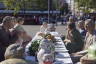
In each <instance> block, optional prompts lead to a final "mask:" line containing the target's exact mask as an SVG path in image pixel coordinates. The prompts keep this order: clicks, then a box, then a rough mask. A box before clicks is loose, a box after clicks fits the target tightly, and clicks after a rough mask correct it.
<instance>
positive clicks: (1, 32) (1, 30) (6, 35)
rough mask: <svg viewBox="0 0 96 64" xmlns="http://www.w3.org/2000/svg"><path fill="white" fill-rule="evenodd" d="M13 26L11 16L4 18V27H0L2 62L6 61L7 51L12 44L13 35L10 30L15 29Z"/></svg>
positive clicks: (0, 56)
mask: <svg viewBox="0 0 96 64" xmlns="http://www.w3.org/2000/svg"><path fill="white" fill-rule="evenodd" d="M13 24H14V23H13V22H12V21H11V17H10V16H6V17H4V18H3V21H2V26H0V61H3V60H4V53H5V50H6V48H7V47H8V46H9V45H10V44H11V43H10V41H11V34H10V32H9V29H11V28H13V26H14V25H13Z"/></svg>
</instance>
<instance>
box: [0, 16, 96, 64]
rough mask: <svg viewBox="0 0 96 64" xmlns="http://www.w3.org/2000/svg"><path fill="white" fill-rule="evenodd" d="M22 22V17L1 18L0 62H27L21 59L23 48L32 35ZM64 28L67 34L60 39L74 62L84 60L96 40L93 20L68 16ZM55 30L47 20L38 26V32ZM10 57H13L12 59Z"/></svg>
mask: <svg viewBox="0 0 96 64" xmlns="http://www.w3.org/2000/svg"><path fill="white" fill-rule="evenodd" d="M23 23H24V19H23V18H22V17H18V18H16V17H13V16H12V17H11V16H6V17H4V18H3V20H2V23H1V24H0V62H1V61H3V62H5V63H7V61H8V62H9V61H10V62H14V61H15V62H16V61H17V63H20V61H22V63H20V64H23V63H25V64H27V62H26V61H25V60H23V59H24V58H23V57H24V49H25V47H26V45H27V44H28V43H29V42H30V41H31V40H32V37H31V36H29V35H28V33H27V32H26V31H25V30H24V28H23V27H22V24H23ZM66 28H67V35H66V36H65V38H64V39H62V40H63V41H64V44H65V45H66V48H67V49H68V50H69V54H70V56H71V58H72V61H73V63H74V64H75V63H77V62H80V60H84V58H85V57H84V56H87V53H88V47H90V46H91V45H93V44H94V43H95V42H96V32H95V21H94V20H92V19H86V20H79V21H78V23H76V22H75V20H74V18H69V21H68V23H67V27H66ZM55 30H56V27H55V25H54V24H48V23H47V22H43V24H42V26H41V27H40V32H52V31H55ZM12 58H14V59H13V60H12ZM4 60H5V61H4ZM3 62H1V64H2V63H3ZM10 62H9V63H10ZM28 64H29V63H28Z"/></svg>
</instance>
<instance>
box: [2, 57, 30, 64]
mask: <svg viewBox="0 0 96 64" xmlns="http://www.w3.org/2000/svg"><path fill="white" fill-rule="evenodd" d="M0 64H30V63H28V62H27V61H25V60H23V59H16V58H14V59H7V60H4V61H2V62H0Z"/></svg>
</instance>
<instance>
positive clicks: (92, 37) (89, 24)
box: [72, 19, 96, 62]
mask: <svg viewBox="0 0 96 64" xmlns="http://www.w3.org/2000/svg"><path fill="white" fill-rule="evenodd" d="M85 28H86V30H87V34H86V37H85V44H84V49H83V50H82V51H80V52H76V53H73V54H72V59H73V62H78V61H79V60H80V58H81V57H82V56H84V55H85V54H87V49H88V47H89V46H90V45H92V44H93V43H94V42H95V41H96V33H95V23H94V22H93V21H92V20H91V19H88V20H86V22H85Z"/></svg>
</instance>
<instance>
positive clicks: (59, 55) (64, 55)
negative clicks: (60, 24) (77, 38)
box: [51, 32, 73, 64]
mask: <svg viewBox="0 0 96 64" xmlns="http://www.w3.org/2000/svg"><path fill="white" fill-rule="evenodd" d="M51 34H52V35H54V36H55V38H56V39H57V40H58V42H56V45H55V52H56V54H55V62H54V64H73V62H72V60H71V58H70V55H69V53H68V50H67V49H66V47H65V44H64V43H63V41H62V39H61V38H60V36H59V34H58V32H51Z"/></svg>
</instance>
